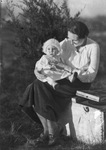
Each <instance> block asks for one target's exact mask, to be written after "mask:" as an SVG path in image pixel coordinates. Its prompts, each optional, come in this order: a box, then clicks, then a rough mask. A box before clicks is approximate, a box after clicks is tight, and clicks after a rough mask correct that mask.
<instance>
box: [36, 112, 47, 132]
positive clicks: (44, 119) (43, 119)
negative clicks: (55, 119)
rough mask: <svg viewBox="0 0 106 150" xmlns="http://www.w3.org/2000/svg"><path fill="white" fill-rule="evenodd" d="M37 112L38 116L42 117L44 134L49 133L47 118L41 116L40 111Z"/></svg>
mask: <svg viewBox="0 0 106 150" xmlns="http://www.w3.org/2000/svg"><path fill="white" fill-rule="evenodd" d="M36 114H37V115H38V117H39V119H40V121H41V123H42V126H43V129H44V131H43V133H44V135H48V133H49V131H48V124H47V119H46V118H44V117H43V116H41V115H40V114H38V113H36Z"/></svg>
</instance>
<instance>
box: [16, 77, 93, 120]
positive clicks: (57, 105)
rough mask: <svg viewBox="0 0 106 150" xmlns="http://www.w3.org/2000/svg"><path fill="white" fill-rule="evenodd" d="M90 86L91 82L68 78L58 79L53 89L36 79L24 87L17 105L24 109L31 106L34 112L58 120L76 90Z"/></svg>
mask: <svg viewBox="0 0 106 150" xmlns="http://www.w3.org/2000/svg"><path fill="white" fill-rule="evenodd" d="M90 86H91V83H82V82H81V81H80V80H79V79H76V80H75V81H74V82H72V83H71V82H70V81H69V80H68V79H62V80H59V81H58V84H57V86H56V89H53V87H52V86H51V85H49V84H48V83H47V82H41V81H40V80H38V79H36V80H34V81H33V83H31V84H30V85H28V87H27V88H26V90H25V92H24V94H23V98H22V99H21V101H20V104H19V105H20V106H22V107H23V108H24V109H26V108H31V107H32V106H33V107H34V110H35V112H36V113H38V114H40V115H41V116H43V117H45V118H46V119H48V120H51V121H58V119H59V115H60V114H61V113H62V112H63V111H65V109H66V108H67V106H68V104H69V103H70V102H71V98H72V97H74V96H75V95H76V91H77V90H87V89H89V88H90ZM29 114H30V113H29ZM30 117H31V114H30Z"/></svg>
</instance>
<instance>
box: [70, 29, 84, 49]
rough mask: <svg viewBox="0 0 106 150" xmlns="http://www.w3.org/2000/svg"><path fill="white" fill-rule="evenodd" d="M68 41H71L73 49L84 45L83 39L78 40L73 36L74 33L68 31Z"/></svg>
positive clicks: (76, 36) (75, 35)
mask: <svg viewBox="0 0 106 150" xmlns="http://www.w3.org/2000/svg"><path fill="white" fill-rule="evenodd" d="M68 39H69V40H70V41H71V43H72V44H73V45H74V46H75V47H78V46H81V45H82V44H83V43H84V41H85V38H84V39H79V37H78V35H77V34H74V33H72V32H70V31H68Z"/></svg>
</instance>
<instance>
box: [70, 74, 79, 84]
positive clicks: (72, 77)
mask: <svg viewBox="0 0 106 150" xmlns="http://www.w3.org/2000/svg"><path fill="white" fill-rule="evenodd" d="M77 76H78V73H77V72H73V73H72V74H71V75H70V76H69V77H68V79H69V81H70V82H74V81H75V80H76V78H77Z"/></svg>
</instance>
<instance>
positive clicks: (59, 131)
mask: <svg viewBox="0 0 106 150" xmlns="http://www.w3.org/2000/svg"><path fill="white" fill-rule="evenodd" d="M62 132H63V128H62V127H61V126H58V127H57V129H56V130H55V132H54V134H49V142H48V145H49V146H52V145H55V144H56V143H57V142H58V140H59V136H60V135H61V134H62Z"/></svg>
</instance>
